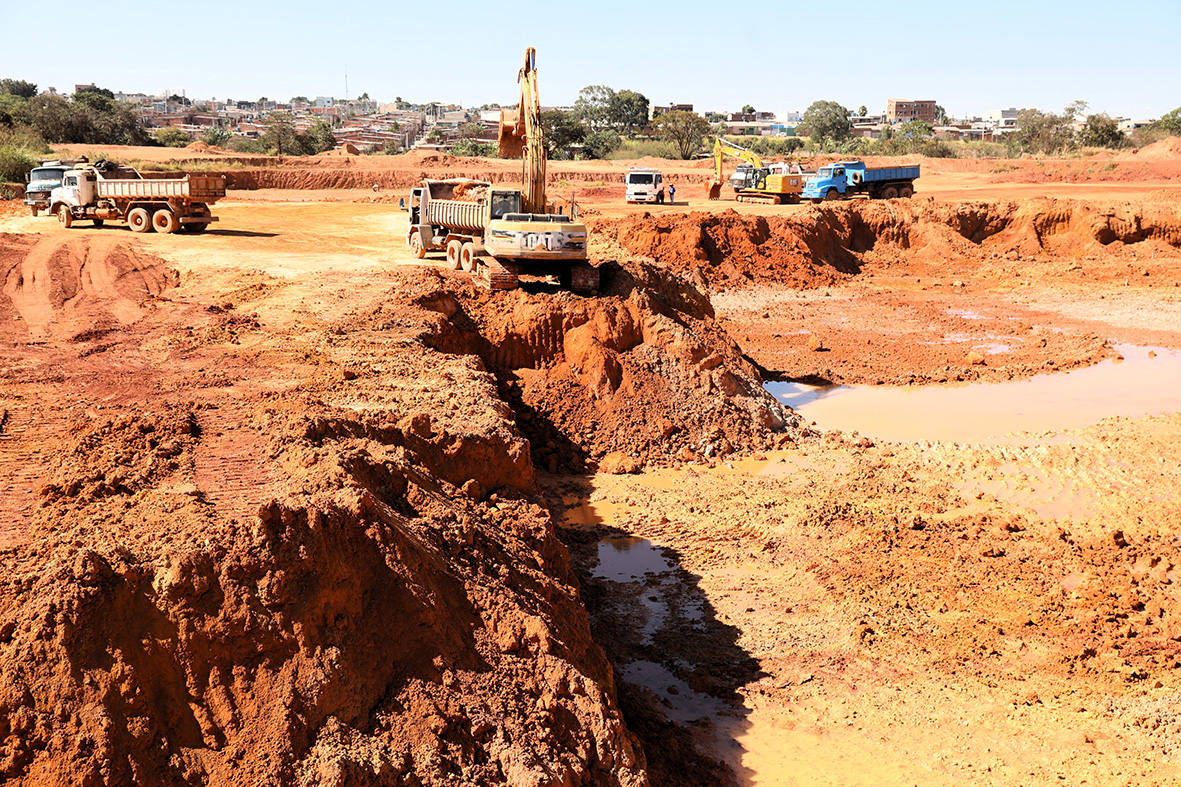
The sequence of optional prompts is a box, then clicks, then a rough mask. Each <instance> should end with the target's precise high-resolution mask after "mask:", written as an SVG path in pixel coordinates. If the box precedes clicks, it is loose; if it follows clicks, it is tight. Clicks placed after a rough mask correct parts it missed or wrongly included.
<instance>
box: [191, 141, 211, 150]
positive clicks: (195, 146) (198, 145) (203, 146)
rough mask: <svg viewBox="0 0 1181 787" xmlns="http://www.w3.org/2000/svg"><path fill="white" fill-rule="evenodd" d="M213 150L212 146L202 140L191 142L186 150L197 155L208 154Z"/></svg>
mask: <svg viewBox="0 0 1181 787" xmlns="http://www.w3.org/2000/svg"><path fill="white" fill-rule="evenodd" d="M211 149H212V146H211V145H209V144H208V143H206V142H202V141H201V140H197V141H196V142H190V143H189V144H187V145H185V150H191V151H193V152H195V153H207V152H208V151H209V150H211Z"/></svg>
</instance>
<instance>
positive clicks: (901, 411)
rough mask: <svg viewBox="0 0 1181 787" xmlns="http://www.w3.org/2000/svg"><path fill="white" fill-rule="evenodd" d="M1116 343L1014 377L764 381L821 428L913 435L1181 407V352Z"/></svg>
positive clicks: (1008, 431) (973, 437)
mask: <svg viewBox="0 0 1181 787" xmlns="http://www.w3.org/2000/svg"><path fill="white" fill-rule="evenodd" d="M1116 349H1117V350H1118V352H1119V353H1120V355H1121V356H1122V358H1116V359H1112V360H1108V361H1104V362H1102V363H1099V364H1096V365H1095V366H1092V367H1089V368H1087V369H1078V370H1075V371H1071V372H1062V373H1057V374H1045V375H1038V376H1037V377H1034V378H1032V379H1029V380H1022V381H1019V382H1012V383H975V384H969V385H958V386H942V385H940V386H925V387H905V388H898V387H882V386H834V387H830V388H817V387H815V386H807V385H801V384H796V383H768V384H767V390H768V391H770V392H771V393H772V394H774V395H775V396H776V397H778V398H779V400H780V401H782V402H784V403H785V404H787V405H790V406H791V407H792V408H794V409H795V410H797V411H798V412H799V413H800V414H801V415H803V416H804V417H806V418H807V419H809V420H812V421H815V422H816V425H817V427H819V428H820V429H825V430H829V429H836V430H840V431H843V432H857V433H859V434H862V435H866V436H868V437H876V438H879V439H883V440H901V441H910V442H915V441H920V440H931V441H946V442H960V443H977V444H1001V443H1007V442H1012V439H1011V438H1009V437H1007V436H1008V435H1012V434H1014V433H1018V432H1045V431H1058V430H1063V429H1075V428H1079V427H1083V426H1089V425H1091V424H1094V423H1097V422H1099V421H1100V420H1102V419H1104V418H1108V417H1111V416H1117V415H1118V416H1126V417H1132V418H1135V417H1140V416H1145V415H1161V414H1166V413H1174V412H1178V411H1181V352H1177V351H1173V350H1165V349H1161V348H1152V347H1135V346H1131V345H1120V346H1117V348H1116ZM1024 442H1028V441H1024Z"/></svg>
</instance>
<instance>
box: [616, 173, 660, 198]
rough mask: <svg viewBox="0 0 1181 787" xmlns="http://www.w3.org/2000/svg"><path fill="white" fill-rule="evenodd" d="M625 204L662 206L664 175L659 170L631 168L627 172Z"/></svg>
mask: <svg viewBox="0 0 1181 787" xmlns="http://www.w3.org/2000/svg"><path fill="white" fill-rule="evenodd" d="M625 182H626V183H627V202H628V204H629V205H630V204H632V203H635V202H655V203H659V204H661V205H663V204H664V175H662V174H660V171H659V170H655V169H645V168H641V167H632V168H631V169H629V170H628V171H627V178H626V181H625Z"/></svg>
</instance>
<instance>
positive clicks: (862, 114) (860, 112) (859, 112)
mask: <svg viewBox="0 0 1181 787" xmlns="http://www.w3.org/2000/svg"><path fill="white" fill-rule="evenodd" d="M868 114H869V110H868V109H866V107H865V104H862V105H861V106H859V107H857V117H859V118H863V117H865V116H866V115H868Z"/></svg>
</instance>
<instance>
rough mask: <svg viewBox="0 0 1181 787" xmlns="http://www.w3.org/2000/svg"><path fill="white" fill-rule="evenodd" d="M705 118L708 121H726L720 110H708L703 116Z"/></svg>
mask: <svg viewBox="0 0 1181 787" xmlns="http://www.w3.org/2000/svg"><path fill="white" fill-rule="evenodd" d="M705 119H706V120H708V121H709V122H710V123H725V122H726V116H725V115H723V114H722V113H721V112H710V113H709V114H707V115H706V116H705ZM722 133H725V132H722Z"/></svg>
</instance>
